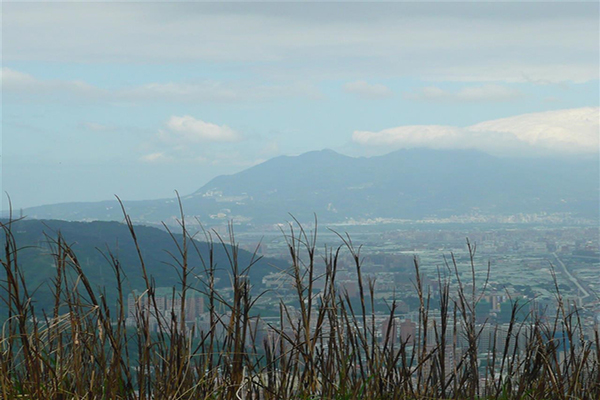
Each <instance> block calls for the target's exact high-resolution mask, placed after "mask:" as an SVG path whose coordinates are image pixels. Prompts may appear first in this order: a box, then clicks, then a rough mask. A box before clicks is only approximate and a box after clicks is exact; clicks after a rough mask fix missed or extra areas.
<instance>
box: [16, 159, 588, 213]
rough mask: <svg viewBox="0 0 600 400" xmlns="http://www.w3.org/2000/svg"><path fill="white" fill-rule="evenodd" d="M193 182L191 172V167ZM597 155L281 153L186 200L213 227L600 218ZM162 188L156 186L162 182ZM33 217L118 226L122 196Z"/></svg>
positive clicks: (166, 207) (148, 204)
mask: <svg viewBox="0 0 600 400" xmlns="http://www.w3.org/2000/svg"><path fill="white" fill-rule="evenodd" d="M189 174H190V179H193V171H190V173H189ZM599 177H600V170H599V163H598V157H597V156H596V157H587V158H551V157H546V158H542V157H540V158H535V159H533V158H499V157H494V156H491V155H488V154H486V153H483V152H478V151H474V150H430V149H406V150H399V151H395V152H392V153H389V154H386V155H383V156H375V157H349V156H346V155H342V154H339V153H336V152H334V151H332V150H322V151H313V152H309V153H305V154H302V155H299V156H280V157H276V158H273V159H270V160H268V161H266V162H263V163H261V164H258V165H256V166H253V167H251V168H248V169H246V170H243V171H241V172H239V173H236V174H233V175H223V176H218V177H216V178H214V179H213V180H211V181H210V182H208V183H207V184H206V185H204V186H202V187H201V188H199V189H198V190H197V191H196V192H194V193H192V194H189V195H186V196H183V197H182V198H181V201H182V205H183V208H184V210H185V213H186V215H187V216H194V217H198V219H199V220H200V221H202V222H203V223H206V224H208V225H212V224H216V223H225V222H227V221H230V220H234V221H236V222H239V223H244V224H272V223H281V222H285V221H286V220H289V219H290V214H292V215H293V216H294V217H296V218H298V219H299V220H301V221H307V220H312V219H313V215H314V214H316V215H317V216H318V218H319V220H321V221H325V222H344V221H348V220H350V219H354V220H364V219H369V218H371V219H373V218H395V219H408V220H415V219H422V218H444V217H449V216H452V215H465V214H469V213H474V212H476V213H482V214H494V215H512V214H517V213H540V212H547V213H554V212H568V213H572V214H574V215H576V216H581V217H585V218H591V219H598V199H599V198H598V193H599ZM157 184H158V183H157ZM125 207H126V209H127V212H128V214H129V215H130V216H131V218H132V219H133V220H134V221H138V222H141V223H157V222H160V221H165V222H166V223H170V222H171V223H172V222H174V221H175V219H176V218H178V217H179V207H178V205H177V201H176V199H159V200H146V201H127V202H125ZM24 213H25V214H26V215H28V216H29V217H32V218H56V219H65V220H122V218H123V215H122V211H121V208H120V206H119V204H118V203H117V201H116V200H111V201H102V202H88V203H62V204H54V205H45V206H40V207H33V208H29V209H26V210H24Z"/></svg>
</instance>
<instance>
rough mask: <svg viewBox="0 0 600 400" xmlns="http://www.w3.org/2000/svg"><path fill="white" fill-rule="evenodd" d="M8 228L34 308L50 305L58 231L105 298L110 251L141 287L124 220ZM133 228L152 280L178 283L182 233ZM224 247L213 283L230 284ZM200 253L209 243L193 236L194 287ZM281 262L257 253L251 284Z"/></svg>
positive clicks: (133, 286) (133, 285)
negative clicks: (11, 234)
mask: <svg viewBox="0 0 600 400" xmlns="http://www.w3.org/2000/svg"><path fill="white" fill-rule="evenodd" d="M3 222H6V221H3ZM12 233H13V235H14V237H15V240H16V243H17V245H18V247H19V248H20V249H21V250H20V251H19V254H18V256H19V257H18V260H17V261H18V263H19V265H20V267H21V269H22V270H23V271H24V275H25V278H26V281H27V285H28V288H29V290H30V291H31V290H32V289H36V290H35V292H34V295H33V299H34V301H35V302H36V309H37V310H38V311H39V310H41V309H43V308H44V309H47V308H48V307H50V306H51V305H52V301H51V298H52V296H51V295H52V292H51V280H52V279H53V278H54V277H55V275H56V267H55V262H54V257H53V254H55V253H56V247H57V246H56V242H55V241H56V239H57V237H58V234H59V233H60V235H62V237H63V238H64V240H65V242H66V244H67V245H69V246H70V247H71V248H72V250H73V251H74V253H75V255H76V257H77V259H78V261H79V264H80V265H81V267H82V269H83V272H84V273H85V274H86V276H87V277H88V279H89V281H90V282H91V284H92V285H93V286H94V287H95V289H98V290H100V289H102V290H105V291H106V294H107V297H108V299H109V304H113V303H114V302H115V300H116V297H115V296H116V293H117V290H116V288H117V280H116V277H115V273H114V269H113V267H112V266H111V263H110V262H109V261H108V259H110V255H111V254H112V255H113V256H114V257H115V258H117V259H118V260H119V263H120V265H121V268H122V272H123V273H124V275H125V276H126V279H125V281H124V284H123V287H124V289H125V291H127V292H129V291H131V290H144V289H145V284H144V280H143V277H142V269H141V263H140V260H139V257H138V253H137V250H136V247H135V244H134V241H133V239H132V237H131V235H130V232H129V229H128V227H127V226H126V225H125V224H122V223H118V222H67V221H59V220H29V219H24V220H21V221H17V222H14V223H13V226H12ZM135 233H136V236H137V239H138V243H139V247H140V249H141V254H142V257H143V259H144V263H145V266H146V269H147V273H148V275H149V277H150V278H151V279H152V280H153V281H154V285H155V286H156V287H172V286H178V285H179V284H180V278H179V275H178V270H180V268H178V267H177V262H178V261H180V260H181V257H179V256H178V255H179V251H178V247H177V243H179V244H181V242H182V240H183V236H182V235H181V234H174V235H173V237H172V236H171V235H170V234H169V233H168V232H166V231H163V230H161V229H158V228H152V227H147V226H136V227H135ZM203 237H204V236H202V238H203ZM176 242H177V243H176ZM227 253H229V254H232V248H231V246H229V245H225V246H224V245H222V244H221V243H215V245H214V253H213V265H214V266H215V276H216V277H217V283H216V286H217V287H225V286H228V285H229V276H230V273H229V272H230V263H229V258H228V254H227ZM201 257H202V258H203V259H204V261H205V263H208V262H209V244H208V243H206V242H202V241H196V240H194V242H193V243H192V242H190V243H189V252H188V265H189V268H190V269H192V273H191V277H190V284H191V286H193V287H194V286H196V287H199V286H200V282H199V278H202V279H204V278H205V277H206V274H205V269H204V266H203V263H202V258H201ZM237 257H238V262H239V264H238V265H239V266H240V268H245V267H246V266H248V265H250V264H251V263H252V262H253V259H256V257H253V254H251V253H250V252H248V251H245V250H242V249H239V251H238V255H237ZM107 258H108V259H107ZM284 264H285V263H284V262H282V261H280V260H276V259H267V258H262V259H260V260H259V261H258V262H256V264H254V265H253V267H252V268H251V269H250V272H249V277H250V281H251V283H252V284H253V285H254V286H255V287H258V286H260V285H261V284H262V277H263V276H264V275H265V274H268V273H269V272H272V271H273V270H275V269H276V268H284V267H285V265H284ZM0 279H2V281H5V279H6V273H5V271H1V272H0ZM0 308H5V304H1V305H0Z"/></svg>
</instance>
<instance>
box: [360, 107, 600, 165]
mask: <svg viewBox="0 0 600 400" xmlns="http://www.w3.org/2000/svg"><path fill="white" fill-rule="evenodd" d="M599 121H600V109H599V108H598V107H585V108H577V109H569V110H558V111H546V112H539V113H530V114H523V115H518V116H514V117H508V118H501V119H495V120H491V121H484V122H481V123H478V124H475V125H471V126H467V127H457V126H445V125H408V126H398V127H394V128H389V129H384V130H381V131H378V132H372V131H355V132H354V134H353V135H352V140H353V141H354V142H355V143H358V144H360V145H365V146H385V147H388V148H389V147H394V148H414V147H426V148H432V149H477V150H482V151H485V152H488V153H491V154H500V155H510V154H557V155H560V154H565V155H567V154H571V155H572V154H586V153H588V154H595V153H598V151H599V146H600V139H599V133H600V123H599Z"/></svg>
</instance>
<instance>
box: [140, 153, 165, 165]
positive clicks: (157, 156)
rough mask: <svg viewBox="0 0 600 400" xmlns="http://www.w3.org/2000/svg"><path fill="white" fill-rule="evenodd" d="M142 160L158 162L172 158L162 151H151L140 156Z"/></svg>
mask: <svg viewBox="0 0 600 400" xmlns="http://www.w3.org/2000/svg"><path fill="white" fill-rule="evenodd" d="M140 160H141V161H144V162H148V163H156V162H163V161H168V160H170V157H169V156H167V155H165V154H164V153H162V152H156V153H150V154H146V155H144V156H142V157H140Z"/></svg>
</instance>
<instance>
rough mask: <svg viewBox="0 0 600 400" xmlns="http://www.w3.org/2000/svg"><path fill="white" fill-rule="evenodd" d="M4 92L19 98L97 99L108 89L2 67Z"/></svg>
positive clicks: (106, 92) (103, 95)
mask: <svg viewBox="0 0 600 400" xmlns="http://www.w3.org/2000/svg"><path fill="white" fill-rule="evenodd" d="M1 78H2V92H3V93H8V94H10V95H13V96H17V97H18V98H27V97H29V98H35V97H38V96H46V97H48V96H50V97H51V98H56V97H57V96H62V97H67V98H72V99H78V100H80V99H87V100H95V99H99V98H103V97H106V96H107V94H108V91H106V90H103V89H100V88H98V87H95V86H93V85H90V84H88V83H86V82H83V81H81V80H70V81H67V80H60V79H53V80H41V79H37V78H35V77H34V76H33V75H30V74H27V73H24V72H20V71H15V70H13V69H10V68H5V67H3V68H2V76H1Z"/></svg>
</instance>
